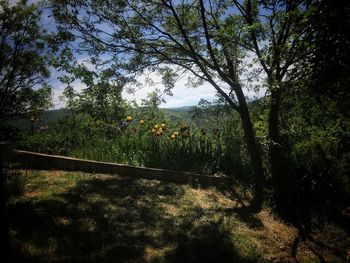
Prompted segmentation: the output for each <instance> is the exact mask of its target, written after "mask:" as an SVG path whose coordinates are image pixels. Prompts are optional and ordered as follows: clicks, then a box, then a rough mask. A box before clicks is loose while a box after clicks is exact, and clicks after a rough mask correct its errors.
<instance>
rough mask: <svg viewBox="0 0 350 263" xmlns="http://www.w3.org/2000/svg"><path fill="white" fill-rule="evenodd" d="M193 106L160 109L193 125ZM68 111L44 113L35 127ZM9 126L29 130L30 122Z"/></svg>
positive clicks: (177, 120) (174, 119)
mask: <svg viewBox="0 0 350 263" xmlns="http://www.w3.org/2000/svg"><path fill="white" fill-rule="evenodd" d="M192 108H193V106H184V107H176V108H160V110H161V111H162V112H164V113H165V114H166V115H167V116H168V117H169V119H170V121H171V122H173V123H186V124H191V123H193V120H192V114H191V112H190V111H191V110H192ZM68 113H69V110H67V109H55V110H48V111H45V112H44V113H43V114H42V115H41V117H40V120H39V123H37V124H36V126H46V125H50V124H52V123H55V122H57V121H58V120H60V119H62V118H63V117H65V116H67V115H68ZM7 123H8V124H10V125H11V126H14V127H16V128H18V129H20V130H30V120H29V118H18V119H14V120H10V121H8V122H7Z"/></svg>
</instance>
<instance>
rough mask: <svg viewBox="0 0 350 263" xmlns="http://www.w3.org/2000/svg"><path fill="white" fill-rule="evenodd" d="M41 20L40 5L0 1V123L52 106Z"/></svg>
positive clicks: (46, 37) (45, 35) (46, 50)
mask: <svg viewBox="0 0 350 263" xmlns="http://www.w3.org/2000/svg"><path fill="white" fill-rule="evenodd" d="M40 17H41V10H40V3H39V4H31V5H28V4H27V1H25V0H22V1H19V2H17V3H16V4H15V5H10V4H9V2H8V1H0V120H1V121H4V120H6V119H9V118H11V117H13V116H15V115H18V114H22V113H27V112H28V111H31V110H34V108H35V111H37V110H39V109H40V110H45V109H47V108H49V107H50V106H51V88H50V87H49V85H48V84H47V80H48V78H49V76H50V71H49V65H48V63H49V41H48V35H47V34H46V32H45V31H44V30H43V29H42V27H41V26H40V24H39V21H40ZM38 100H39V101H38ZM33 107H34V108H33Z"/></svg>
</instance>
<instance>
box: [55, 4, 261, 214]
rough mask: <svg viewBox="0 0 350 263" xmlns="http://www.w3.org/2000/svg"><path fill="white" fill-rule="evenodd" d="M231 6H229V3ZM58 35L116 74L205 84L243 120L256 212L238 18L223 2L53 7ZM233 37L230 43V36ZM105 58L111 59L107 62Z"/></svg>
mask: <svg viewBox="0 0 350 263" xmlns="http://www.w3.org/2000/svg"><path fill="white" fill-rule="evenodd" d="M231 7H232V4H231ZM53 10H54V15H55V17H56V19H57V21H58V22H59V25H60V26H59V28H60V29H61V30H67V31H66V32H68V33H69V32H71V33H72V34H73V33H74V34H75V35H76V37H77V39H76V41H77V42H78V41H79V40H81V42H80V46H79V49H80V50H89V51H90V54H91V55H92V56H94V58H93V60H92V61H95V62H97V63H98V64H99V65H101V63H100V62H101V59H100V58H101V57H105V58H108V59H106V60H105V61H104V63H103V64H104V65H106V64H109V65H112V68H113V69H115V70H116V72H115V73H116V75H117V76H118V75H119V76H123V75H125V74H126V72H128V73H130V72H132V73H134V74H135V73H136V74H138V73H142V72H143V71H144V70H145V69H154V70H155V69H158V70H159V71H161V73H163V76H164V78H163V80H164V83H166V84H167V85H166V87H167V88H169V89H170V88H171V87H172V86H173V80H174V79H175V76H176V75H177V74H179V72H181V71H189V72H191V73H192V74H193V75H195V76H196V77H197V78H198V79H200V80H202V81H203V80H204V81H207V82H209V83H210V84H211V85H212V86H213V87H214V88H215V90H216V91H217V92H218V93H219V94H220V95H221V96H222V97H224V98H225V100H226V101H227V102H228V103H229V104H230V105H231V107H232V108H233V109H234V110H236V111H237V112H238V113H239V114H240V116H241V119H242V124H243V128H244V132H245V138H246V143H247V148H248V152H249V155H250V158H251V163H252V167H253V171H254V174H255V187H254V188H255V189H254V190H255V198H254V202H253V208H254V209H255V210H256V211H259V210H260V209H261V204H262V189H263V184H264V172H263V167H262V161H261V155H260V153H259V149H258V145H257V142H256V139H255V135H254V130H253V127H252V122H251V119H250V115H249V110H248V106H247V101H246V98H245V96H244V92H243V87H242V84H241V82H240V79H239V74H240V59H242V55H243V54H242V52H241V48H240V47H241V46H240V43H238V42H237V41H235V39H237V36H240V35H241V34H242V31H244V29H242V27H241V25H242V24H241V23H240V21H241V19H240V17H237V15H236V13H235V12H234V11H230V4H228V1H205V2H204V1H202V0H201V1H197V0H193V1H180V2H176V1H165V0H163V1H133V0H131V1H117V2H111V1H65V0H57V1H53ZM232 36H234V38H233V37H232ZM107 55H108V56H107Z"/></svg>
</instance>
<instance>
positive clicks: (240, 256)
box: [9, 171, 350, 262]
mask: <svg viewBox="0 0 350 263" xmlns="http://www.w3.org/2000/svg"><path fill="white" fill-rule="evenodd" d="M244 204H246V201H242V200H241V198H239V197H238V196H237V197H233V198H232V197H230V196H229V195H228V194H227V193H223V192H220V191H218V190H216V189H214V188H207V189H194V188H192V187H190V186H179V185H175V184H172V183H163V182H160V181H156V180H145V179H132V178H127V177H119V176H108V175H99V174H96V175H93V174H84V173H72V172H61V171H52V172H48V171H31V172H29V173H28V180H27V183H26V187H25V191H24V195H23V196H18V197H13V198H11V200H10V202H9V212H10V227H11V236H12V245H13V249H12V255H13V262H322V260H324V262H342V261H345V260H346V253H347V251H348V249H349V243H350V240H349V237H347V236H346V235H345V234H344V231H340V230H339V229H337V228H336V227H334V226H332V227H329V229H328V230H327V229H325V230H324V231H323V232H322V233H321V232H320V233H317V234H315V235H314V237H313V239H314V240H313V242H312V241H310V240H309V241H306V242H301V243H300V244H299V246H298V250H297V254H296V257H295V258H294V257H292V256H291V246H292V243H293V241H294V239H295V237H296V235H297V230H296V229H295V228H294V227H292V226H291V225H288V224H286V223H284V222H282V221H280V220H278V219H276V218H275V217H274V215H273V214H272V213H271V212H270V211H268V210H267V209H265V210H263V211H262V212H260V213H259V214H257V215H254V214H251V213H249V211H247V210H246V209H244ZM337 231H338V232H337ZM322 244H323V245H324V246H323V247H322ZM340 244H341V245H340Z"/></svg>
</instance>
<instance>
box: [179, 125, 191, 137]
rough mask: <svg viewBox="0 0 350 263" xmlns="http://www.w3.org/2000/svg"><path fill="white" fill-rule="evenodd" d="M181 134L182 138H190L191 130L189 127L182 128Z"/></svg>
mask: <svg viewBox="0 0 350 263" xmlns="http://www.w3.org/2000/svg"><path fill="white" fill-rule="evenodd" d="M180 132H181V136H182V137H188V136H190V129H189V128H188V127H187V126H183V127H181V129H180Z"/></svg>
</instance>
